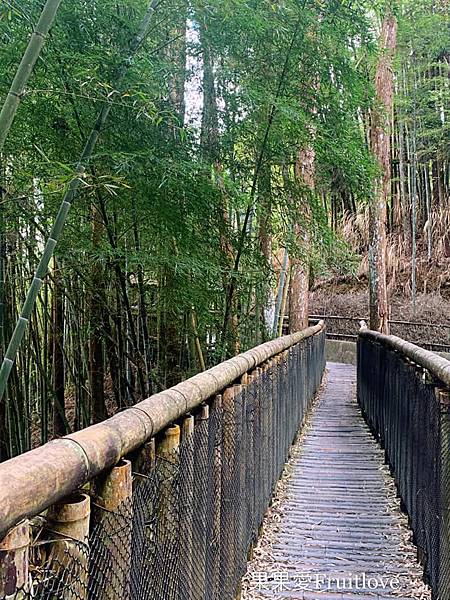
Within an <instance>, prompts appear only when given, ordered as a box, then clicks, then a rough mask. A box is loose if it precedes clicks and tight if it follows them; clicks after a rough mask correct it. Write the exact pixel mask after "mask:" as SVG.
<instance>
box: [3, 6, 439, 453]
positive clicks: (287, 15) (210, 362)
mask: <svg viewBox="0 0 450 600" xmlns="http://www.w3.org/2000/svg"><path fill="white" fill-rule="evenodd" d="M0 43H1V53H0V72H1V98H2V100H1V102H2V110H1V115H0V151H1V163H0V164H1V169H0V195H1V199H0V348H1V359H2V370H1V376H0V383H1V398H0V460H6V459H9V458H11V457H14V456H16V455H18V454H21V453H24V452H26V451H29V450H30V449H33V448H36V447H38V446H40V445H42V444H44V443H46V442H48V441H49V440H52V439H54V438H59V437H61V436H64V435H66V434H68V433H71V432H74V431H77V430H80V429H82V428H84V427H87V426H89V425H91V424H93V423H99V422H101V421H103V420H104V419H106V418H107V417H110V416H112V415H113V414H115V413H117V412H119V411H123V410H124V409H126V408H127V407H130V406H133V405H135V404H136V403H137V402H139V401H141V400H143V399H145V398H147V397H149V396H151V395H152V394H155V393H157V392H161V391H163V390H166V389H168V388H170V387H171V386H174V385H175V384H178V383H179V382H182V381H185V380H186V379H187V378H189V377H191V376H193V375H195V374H197V373H200V372H202V371H205V370H206V369H208V368H210V367H212V366H214V365H218V364H219V363H221V362H222V361H224V360H226V359H229V358H231V357H233V356H236V355H237V354H239V353H241V352H244V351H246V350H249V349H250V348H253V347H254V346H256V345H258V344H261V343H263V342H266V341H269V340H271V339H274V338H278V337H279V336H280V335H281V334H282V333H287V332H291V333H293V332H296V331H298V330H301V329H303V328H304V327H307V326H308V319H309V318H311V317H313V316H314V315H319V316H320V315H328V316H333V315H335V316H336V315H340V316H342V317H346V318H348V319H352V318H355V319H358V320H359V319H363V320H365V321H366V322H367V324H370V328H371V329H372V330H375V331H379V332H382V333H388V332H389V326H390V323H389V321H390V320H392V321H393V322H395V319H397V320H398V321H405V322H411V323H414V322H418V323H425V324H427V323H428V324H429V326H430V327H433V326H434V327H436V325H437V324H440V326H439V332H438V333H436V332H435V333H434V334H432V335H431V338H433V339H434V341H435V342H436V344H440V345H442V346H444V345H447V346H450V340H449V339H448V331H449V326H450V304H449V301H450V270H449V269H450V233H449V232H450V197H449V192H450V161H449V158H450V114H449V100H450V9H449V3H448V2H447V0H396V1H393V0H392V1H390V2H385V1H382V0H373V1H372V2H371V1H369V0H367V1H365V0H361V1H360V2H353V1H351V0H220V1H219V0H152V1H151V2H148V1H147V0H124V1H122V2H118V1H117V0H101V1H100V0H90V1H89V2H87V1H86V0H71V1H70V2H69V1H65V0H62V1H61V0H47V2H46V3H44V2H43V0H2V2H0ZM344 329H345V328H344ZM352 331H353V329H352V330H351V331H346V330H344V331H341V334H342V335H344V337H345V335H346V334H348V335H349V337H350V334H351V333H352ZM446 332H447V333H446ZM405 335H406V334H405ZM433 339H432V340H431V341H433ZM411 341H416V342H417V340H411Z"/></svg>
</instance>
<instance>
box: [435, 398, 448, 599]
mask: <svg viewBox="0 0 450 600" xmlns="http://www.w3.org/2000/svg"><path fill="white" fill-rule="evenodd" d="M437 397H438V400H439V408H440V424H441V426H440V427H441V447H440V454H441V456H440V460H441V506H442V521H441V531H440V532H439V540H440V549H439V587H438V595H439V598H449V597H450V579H449V577H450V574H449V565H450V391H449V390H448V389H439V390H437Z"/></svg>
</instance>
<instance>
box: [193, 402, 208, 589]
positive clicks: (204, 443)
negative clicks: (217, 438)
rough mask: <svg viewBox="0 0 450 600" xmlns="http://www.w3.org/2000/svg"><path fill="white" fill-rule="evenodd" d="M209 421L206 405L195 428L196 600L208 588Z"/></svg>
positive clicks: (194, 542) (194, 545) (194, 537)
mask: <svg viewBox="0 0 450 600" xmlns="http://www.w3.org/2000/svg"><path fill="white" fill-rule="evenodd" d="M208 420H209V406H208V405H207V404H204V405H203V406H202V407H201V409H200V412H199V413H198V414H197V415H196V417H195V426H194V446H195V463H194V489H195V501H194V506H195V509H194V521H193V522H194V531H193V540H192V543H193V551H194V560H195V565H196V568H195V572H196V578H195V594H194V598H195V599H196V600H202V599H203V595H204V591H205V586H206V552H207V539H206V537H207V514H206V513H207V510H208V475H209V474H208ZM208 541H209V540H208Z"/></svg>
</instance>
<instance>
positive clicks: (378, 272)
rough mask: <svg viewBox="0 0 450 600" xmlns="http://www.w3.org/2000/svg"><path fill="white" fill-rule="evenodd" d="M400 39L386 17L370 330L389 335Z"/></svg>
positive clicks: (375, 131)
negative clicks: (393, 129)
mask: <svg viewBox="0 0 450 600" xmlns="http://www.w3.org/2000/svg"><path fill="white" fill-rule="evenodd" d="M396 39H397V21H396V19H395V17H394V16H393V15H392V14H391V13H390V12H389V14H387V15H386V17H385V19H384V22H383V26H382V30H381V38H380V57H379V59H378V64H377V70H376V79H375V90H376V106H375V107H374V110H373V112H372V123H371V135H370V142H371V148H372V151H373V153H374V155H375V157H376V159H377V160H378V163H379V166H380V169H381V175H380V176H379V177H378V179H377V181H376V184H375V190H374V195H373V198H372V201H371V205H370V247H369V272H370V273H369V279H370V282H369V300H370V327H371V329H374V330H376V331H381V332H383V333H388V331H389V307H388V295H387V284H386V258H387V257H386V215H387V203H388V199H389V196H390V193H391V163H390V160H391V148H390V146H391V136H390V120H391V115H392V103H393V72H392V61H393V57H394V53H395V47H396Z"/></svg>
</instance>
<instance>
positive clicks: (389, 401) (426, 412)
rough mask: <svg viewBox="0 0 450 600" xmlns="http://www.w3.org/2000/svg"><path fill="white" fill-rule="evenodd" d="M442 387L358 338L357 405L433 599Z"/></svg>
mask: <svg viewBox="0 0 450 600" xmlns="http://www.w3.org/2000/svg"><path fill="white" fill-rule="evenodd" d="M439 387H443V385H442V386H441V385H440V384H439V382H436V381H433V380H431V379H430V377H429V376H428V374H427V373H425V372H424V370H423V369H420V368H419V367H418V366H416V365H415V364H413V363H412V362H411V361H409V360H408V359H406V358H405V357H404V356H403V355H401V354H400V353H398V352H397V351H395V350H393V349H391V348H389V347H387V346H385V345H383V344H382V343H378V342H375V341H373V340H371V339H368V338H365V337H364V336H362V337H360V339H359V341H358V401H359V403H360V405H361V407H362V410H363V412H364V415H365V417H366V420H367V422H368V424H369V426H370V427H371V429H372V431H373V433H374V434H375V436H376V437H377V438H378V440H379V441H380V444H381V445H382V447H383V448H384V450H385V453H386V461H387V462H388V464H389V465H390V468H391V470H392V473H393V475H394V477H395V479H396V483H397V487H398V493H399V495H400V498H401V501H402V504H403V508H404V510H405V512H406V513H407V514H408V516H409V520H410V524H411V528H412V530H413V532H414V541H415V543H416V545H417V548H418V557H419V560H420V561H421V562H423V564H424V571H425V578H426V580H427V581H428V582H429V584H430V586H431V588H432V591H433V598H434V599H435V600H438V599H439V600H448V599H449V598H450V573H449V568H450V554H449V534H450V531H449V518H448V508H447V506H448V499H449V498H450V496H449V492H450V489H449V487H450V469H449V465H450V463H449V461H450V455H449V441H450V413H449V406H448V404H447V403H446V402H444V401H443V398H445V394H444V395H440V394H439V393H438V388H439Z"/></svg>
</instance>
